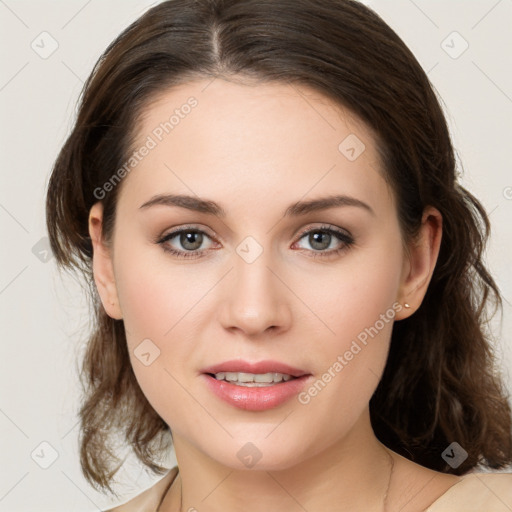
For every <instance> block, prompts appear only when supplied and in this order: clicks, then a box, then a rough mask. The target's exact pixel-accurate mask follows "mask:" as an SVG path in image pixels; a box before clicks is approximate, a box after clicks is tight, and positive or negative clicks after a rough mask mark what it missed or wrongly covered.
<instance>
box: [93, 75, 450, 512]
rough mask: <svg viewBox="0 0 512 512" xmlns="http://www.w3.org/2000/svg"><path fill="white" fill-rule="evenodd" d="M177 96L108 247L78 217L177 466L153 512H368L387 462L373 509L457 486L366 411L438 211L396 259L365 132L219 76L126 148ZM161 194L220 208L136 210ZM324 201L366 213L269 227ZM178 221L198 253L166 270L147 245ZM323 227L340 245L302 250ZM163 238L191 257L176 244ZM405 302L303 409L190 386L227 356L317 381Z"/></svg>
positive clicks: (170, 93) (390, 201)
mask: <svg viewBox="0 0 512 512" xmlns="http://www.w3.org/2000/svg"><path fill="white" fill-rule="evenodd" d="M190 96H194V97H195V98H196V99H197V100H198V106H197V107H196V108H195V109H193V110H192V111H191V113H190V114H189V115H188V116H186V117H185V118H184V119H181V120H180V123H179V124H178V125H177V126H176V127H175V128H174V129H173V130H172V131H171V132H170V133H169V134H167V135H166V136H165V137H164V138H163V139H162V141H161V142H159V144H158V145H157V146H156V147H155V148H154V149H152V150H151V151H150V152H149V154H148V155H147V156H146V157H145V158H144V159H143V160H142V161H141V162H140V163H139V164H138V165H137V166H136V167H135V168H134V169H133V170H132V171H131V172H130V173H129V175H128V176H127V177H126V178H125V179H124V181H123V183H122V186H121V190H120V191H119V192H120V195H119V201H118V206H117V216H116V224H115V229H114V233H113V238H112V243H111V244H110V245H109V244H107V243H105V241H104V240H103V239H102V237H101V226H102V204H101V202H98V203H97V204H95V205H94V206H93V208H92V209H91V212H90V219H89V226H90V234H91V238H92V240H93V245H94V258H93V270H94V277H95V282H96V285H97V288H98V291H99V294H100V297H101V300H102V303H103V305H104V307H105V310H106V311H107V313H108V314H109V315H110V316H111V317H112V318H116V319H121V318H122V319H123V320H124V323H125V327H126V331H127V343H128V348H129V352H130V357H131V363H132V366H133V370H134V372H135V375H136V377H137V380H138V382H139V384H140V386H141V389H142V391H143V392H144V394H145V396H146V397H147V399H148V400H149V402H150V403H151V405H152V406H153V407H154V409H155V410H156V411H157V412H158V414H159V415H160V416H161V417H162V418H163V419H164V420H165V422H166V423H167V424H168V425H169V426H170V428H171V430H172V433H173V440H174V446H175V450H176V456H177V460H178V464H179V469H180V472H179V476H178V477H177V479H176V480H175V483H174V484H173V486H172V488H171V490H170V492H169V493H168V495H167V496H166V497H165V499H164V502H163V504H162V507H161V510H162V511H163V512H170V511H174V510H178V507H179V500H180V488H182V492H183V497H182V499H183V510H189V508H191V507H195V508H196V509H197V510H201V512H202V511H221V510H222V511H224V512H226V511H235V510H241V509H243V510H245V511H248V512H252V511H261V510H267V511H277V510H289V511H295V510H297V511H300V510H304V509H306V510H308V511H320V510H336V511H342V512H343V511H349V510H365V511H369V512H372V511H381V510H383V498H384V495H385V493H386V489H387V487H388V483H389V479H390V458H389V456H388V454H390V455H391V457H392V459H393V460H394V463H395V464H394V471H393V478H392V480H391V487H390V490H389V496H388V508H389V510H391V509H393V510H394V509H396V510H398V509H400V510H401V511H402V512H407V511H416V510H424V508H426V507H427V506H428V505H430V503H432V501H434V499H435V498H437V497H438V496H439V495H441V494H442V493H443V492H444V491H446V489H447V488H449V487H450V486H451V485H453V484H454V483H455V482H457V481H458V477H455V476H451V475H445V474H441V473H437V472H434V471H430V470H428V469H426V468H423V467H421V466H419V465H417V464H414V463H412V462H410V461H408V460H407V459H405V458H403V457H400V456H399V455H397V454H395V453H393V452H391V451H390V450H387V449H386V448H385V447H384V446H383V445H382V444H381V443H380V442H379V441H378V440H377V438H376V437H375V434H374V432H373V430H372V428H371V424H370V417H369V400H370V398H371V396H372V394H373V392H374V390H375V388H376V387H377V384H378V382H379V379H380V377H381V375H382V372H383V370H384V367H385V363H386V357H387V354H388V350H389V342H390V337H391V330H392V325H393V321H400V320H402V319H403V318H405V317H407V316H409V315H412V314H414V311H415V310H416V309H417V308H418V307H419V306H420V304H421V302H422V300H423V298H424V296H425V293H426V290H427V287H428V284H429V282H430V279H431V276H432V272H433V269H434V266H435V263H436V260H437V256H438V252H439V246H440V241H441V233H442V218H441V215H440V213H439V212H438V211H437V210H436V209H434V208H431V207H429V208H427V209H426V210H425V212H424V216H423V223H422V228H421V232H420V237H419V238H418V240H417V241H416V242H415V243H412V242H411V243H410V244H409V254H407V253H406V251H405V250H404V246H403V244H402V238H401V232H400V227H399V223H398V219H397V213H396V212H397V210H396V203H395V199H394V196H393V192H392V190H391V189H390V188H389V187H388V185H387V184H386V182H385V181H384V179H383V177H382V171H381V165H380V161H379V157H378V153H377V149H376V142H375V138H374V136H373V134H372V132H371V130H370V129H369V128H368V127H366V126H365V125H364V124H363V123H362V122H361V121H360V120H358V119H357V118H355V117H354V116H352V115H351V114H350V113H349V112H347V111H346V110H344V109H342V108H340V107H339V106H336V105H335V104H333V103H332V102H331V101H330V100H328V99H327V98H325V97H323V96H322V95H320V94H319V93H318V92H315V91H313V90H311V89H308V88H304V87H301V88H298V87H296V86H293V87H292V86H291V85H288V84H266V85H262V84H259V85H251V84H249V83H243V84H242V83H235V82H232V81H226V80H221V79H216V80H214V81H213V82H211V81H206V80H198V81H194V82H189V83H187V84H183V85H180V86H179V87H174V88H172V89H170V90H167V91H165V92H164V93H162V94H161V95H160V96H159V97H158V99H157V101H154V102H152V103H151V104H150V105H149V106H148V108H147V109H146V111H145V112H144V116H143V117H142V119H141V122H140V124H139V126H138V127H137V131H138V141H137V144H136V145H135V146H136V147H140V146H141V145H142V144H143V143H144V141H145V140H146V138H147V136H148V135H149V134H151V133H152V130H154V128H155V127H156V126H158V125H159V124H160V123H161V122H162V121H164V120H166V119H168V118H169V115H170V114H169V113H170V112H171V113H172V111H173V110H174V109H175V108H179V107H180V106H181V105H183V104H184V103H186V101H187V99H188V98H189V97H190ZM350 134H356V135H357V137H358V138H359V139H360V140H361V141H363V143H364V144H365V150H364V151H363V152H362V154H361V155H360V156H359V157H358V158H356V159H355V160H354V161H350V160H349V159H347V158H346V156H345V155H344V154H342V152H340V151H339V149H338V146H339V144H340V142H341V141H343V140H344V139H345V138H346V137H347V136H348V135H350ZM170 193H173V194H190V195H196V196H199V197H201V198H207V199H209V200H213V201H215V202H217V203H219V204H220V205H221V206H222V207H223V208H224V209H225V211H226V214H227V215H226V217H225V218H219V217H216V216H213V215H208V214H206V213H198V212H194V211H191V210H188V209H185V208H180V207H176V206H165V205H157V206H152V207H149V208H142V209H141V208H140V206H141V205H142V204H144V203H145V202H146V201H148V200H149V199H151V198H152V197H154V196H155V195H157V194H170ZM334 193H340V194H341V193H342V194H346V195H349V196H353V197H355V198H357V199H359V200H361V201H364V202H365V203H367V204H368V205H369V206H370V207H371V209H372V210H373V212H374V213H373V214H372V213H370V212H368V211H366V210H365V209H364V208H360V207H356V206H342V207H336V208H330V209H326V210H323V211H317V212H313V213H309V214H307V215H305V216H301V217H294V218H292V217H290V218H288V217H284V216H283V214H284V212H285V210H286V208H287V207H288V206H289V205H290V204H292V203H294V202H296V201H299V200H309V199H315V198H319V197H323V196H327V195H332V194H334ZM189 224H192V225H193V226H192V227H193V228H195V229H200V230H202V231H204V232H205V233H206V235H203V243H202V245H201V246H200V248H199V249H197V250H198V251H202V253H203V257H199V258H190V259H178V258H177V257H176V256H173V255H171V254H169V253H168V252H165V251H164V249H163V246H162V245H161V244H158V243H155V239H157V238H158V237H159V236H160V235H163V234H167V233H169V232H170V231H171V228H176V227H180V226H185V225H187V226H188V225H189ZM323 224H328V225H329V226H333V227H337V228H339V229H342V230H346V231H348V232H349V233H350V234H351V235H352V237H353V238H354V244H353V245H351V246H350V247H348V248H346V249H345V250H344V251H343V252H341V253H340V254H335V255H331V256H328V255H325V253H327V252H328V251H332V249H336V248H339V247H341V246H343V243H342V242H340V241H339V240H338V239H337V238H336V237H335V236H334V235H333V236H332V238H331V242H330V244H329V240H327V242H325V244H324V246H323V247H324V248H321V249H318V245H316V246H313V245H312V244H313V243H314V240H313V241H312V238H311V237H308V235H307V234H306V235H305V236H304V235H301V233H303V232H304V231H309V230H314V229H315V228H316V229H318V228H320V226H321V225H323ZM247 236H251V237H253V238H254V239H255V240H256V241H257V242H258V244H259V245H260V246H261V248H262V249H263V252H262V253H261V255H260V256H259V257H258V258H256V260H255V261H253V262H252V263H248V262H247V261H246V260H244V259H243V258H242V257H240V256H239V254H238V253H237V252H236V249H237V247H238V246H239V244H240V243H241V242H242V241H243V240H244V239H245V238H246V237H247ZM328 244H329V245H328ZM167 245H168V246H171V247H173V248H174V249H177V250H181V251H182V252H186V251H187V247H190V245H189V246H187V247H184V246H183V244H181V243H180V237H179V235H178V236H177V237H175V238H174V239H173V240H172V241H168V242H167ZM196 247H197V246H196ZM188 251H189V252H191V249H190V248H189V249H188ZM322 251H323V253H324V256H321V255H320V256H319V257H316V258H313V257H312V254H313V253H316V254H318V253H321V252H322ZM405 302H407V303H409V304H410V305H411V307H410V308H408V309H406V308H404V307H402V306H400V310H399V311H398V310H397V311H396V316H395V317H394V320H392V321H389V322H388V323H385V325H384V327H383V328H382V329H380V331H379V332H378V334H377V335H375V336H374V337H373V338H370V339H369V341H368V344H367V345H366V346H364V348H363V349H362V350H361V351H360V352H359V353H358V354H357V356H354V358H353V359H352V360H351V361H349V362H348V364H347V365H346V366H345V367H344V368H343V370H342V371H340V372H338V373H337V374H336V377H335V378H333V379H332V380H331V382H329V383H328V385H326V386H325V388H324V389H323V390H322V391H321V393H318V394H317V396H315V397H313V398H311V400H310V401H309V403H307V404H301V403H299V401H298V400H297V399H295V398H293V399H291V400H289V401H287V402H286V403H284V404H282V405H280V406H279V407H276V408H274V409H270V410H267V411H260V412H254V411H244V410H241V409H238V408H235V407H233V406H231V405H228V404H227V403H225V402H223V401H221V400H220V399H218V398H217V397H216V396H215V395H213V394H212V393H211V392H210V391H209V389H208V388H207V387H206V386H205V385H204V383H203V380H202V378H201V376H200V374H201V370H202V369H204V368H205V367H207V366H210V365H212V364H215V363H219V362H222V361H225V360H228V359H235V358H243V359H246V360H250V361H259V360H263V359H274V360H278V361H281V362H285V363H287V364H290V365H292V366H295V367H297V368H300V369H302V370H304V371H307V372H308V373H311V374H312V375H313V380H316V379H318V378H320V377H321V376H322V374H323V373H324V372H326V371H327V369H328V368H329V367H332V365H333V363H334V362H335V361H336V360H337V357H338V355H340V354H344V353H345V352H346V351H347V350H348V349H349V348H350V346H351V343H352V342H353V340H355V339H356V338H357V336H358V334H360V333H361V332H362V331H364V329H365V328H366V327H369V326H373V325H374V324H375V323H376V321H377V320H378V319H379V318H380V315H381V314H384V313H385V312H386V311H388V310H390V308H391V310H392V311H395V310H393V307H392V305H393V304H394V303H399V305H400V304H402V305H403V304H404V303H405ZM148 338H149V339H150V340H151V341H152V343H154V345H156V346H157V347H158V348H159V350H160V355H159V357H157V358H156V359H155V360H154V362H152V364H150V365H149V366H145V365H144V364H141V362H140V361H139V360H138V358H137V357H135V356H134V350H135V349H136V348H137V346H138V345H139V344H140V343H141V341H142V340H144V339H148ZM248 442H251V443H253V444H254V445H255V446H256V447H257V449H258V450H259V452H261V454H262V457H261V459H260V460H259V462H258V463H257V464H256V465H255V466H254V467H252V468H250V469H249V468H247V467H245V466H244V464H243V463H242V462H241V461H240V460H239V459H238V457H237V452H238V451H239V450H240V449H241V448H242V447H243V446H244V445H246V443H248ZM248 496H250V497H251V498H250V500H248V499H247V497H248Z"/></svg>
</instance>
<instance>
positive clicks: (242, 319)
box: [221, 237, 291, 335]
mask: <svg viewBox="0 0 512 512" xmlns="http://www.w3.org/2000/svg"><path fill="white" fill-rule="evenodd" d="M272 260H273V258H272V251H271V250H270V249H267V248H265V249H264V248H263V246H262V245H261V244H260V243H258V242H257V241H256V240H255V239H254V238H252V237H247V238H246V239H244V240H243V241H242V242H241V243H240V244H239V245H238V246H237V247H236V252H235V253H234V254H233V266H234V268H233V271H232V272H230V274H231V278H230V280H229V283H228V284H227V286H228V287H229V289H228V291H227V294H226V296H225V297H226V300H225V302H224V308H223V311H222V318H221V321H222V323H223V325H224V327H225V328H239V329H241V330H243V331H244V332H245V333H246V334H253V335H254V334H257V333H259V332H264V331H265V330H266V329H268V328H269V327H273V328H274V329H276V328H283V327H286V326H287V325H288V324H289V322H290V320H291V312H290V309H289V306H290V305H289V304H288V303H287V295H286V287H284V286H283V284H282V283H281V281H280V280H279V279H278V278H277V277H276V275H275V274H274V272H275V271H274V270H273V268H274V267H276V265H275V261H272ZM271 269H272V270H271Z"/></svg>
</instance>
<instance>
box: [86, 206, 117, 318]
mask: <svg viewBox="0 0 512 512" xmlns="http://www.w3.org/2000/svg"><path fill="white" fill-rule="evenodd" d="M102 228H103V204H102V203H101V202H97V203H95V204H94V205H93V206H92V208H91V210H90V212H89V235H90V237H91V241H92V247H93V257H92V270H93V275H94V282H95V283H96V288H97V289H98V293H99V296H100V298H101V302H102V304H103V307H104V308H105V311H106V312H107V315H108V316H110V317H111V318H114V319H116V320H121V319H122V318H123V315H122V312H121V308H120V306H119V300H118V295H117V288H116V282H115V276H114V266H113V262H112V257H111V251H110V249H109V247H108V246H107V245H106V244H105V241H104V239H103V236H102Z"/></svg>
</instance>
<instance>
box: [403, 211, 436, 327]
mask: <svg viewBox="0 0 512 512" xmlns="http://www.w3.org/2000/svg"><path fill="white" fill-rule="evenodd" d="M442 226H443V217H442V215H441V213H440V212H439V210H437V209H436V208H434V207H433V206H429V207H427V208H425V210H424V211H423V217H422V220H421V227H420V232H419V233H418V238H417V239H416V240H415V241H413V242H411V243H410V244H409V246H408V247H409V255H408V257H406V259H405V260H404V266H403V273H402V281H401V285H400V295H399V302H400V303H401V304H402V306H404V305H405V304H409V305H410V307H409V308H405V306H404V307H403V309H402V310H401V311H400V312H399V313H397V315H396V320H402V319H404V318H407V317H409V316H411V315H412V314H413V313H414V312H415V311H416V310H417V309H418V308H419V307H420V305H421V303H422V301H423V298H424V297H425V294H426V293H427V289H428V285H429V284H430V280H431V279H432V274H433V273H434V268H435V266H436V263H437V258H438V256H439V249H440V247H441V238H442V231H443V228H442Z"/></svg>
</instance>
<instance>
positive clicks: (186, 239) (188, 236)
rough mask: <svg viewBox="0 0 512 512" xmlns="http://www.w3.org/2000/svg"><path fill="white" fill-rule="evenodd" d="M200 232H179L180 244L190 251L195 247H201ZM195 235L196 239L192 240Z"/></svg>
mask: <svg viewBox="0 0 512 512" xmlns="http://www.w3.org/2000/svg"><path fill="white" fill-rule="evenodd" d="M202 236H203V235H202V234H201V233H198V232H196V231H188V232H187V233H182V234H181V237H180V238H181V240H180V242H181V244H182V246H183V247H185V248H186V249H190V250H191V251H194V250H196V249H198V248H199V247H201V242H202V241H203V239H202ZM196 237H197V239H196V240H195V241H194V239H195V238H196ZM187 244H192V247H190V246H189V245H187Z"/></svg>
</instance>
